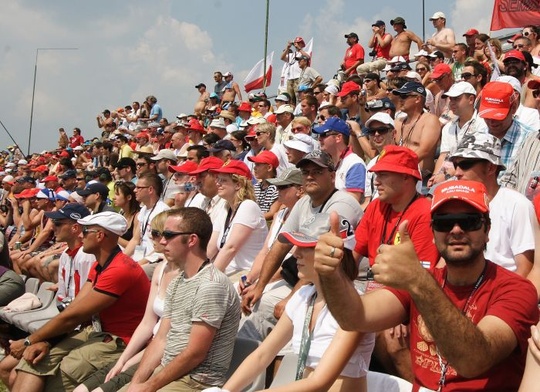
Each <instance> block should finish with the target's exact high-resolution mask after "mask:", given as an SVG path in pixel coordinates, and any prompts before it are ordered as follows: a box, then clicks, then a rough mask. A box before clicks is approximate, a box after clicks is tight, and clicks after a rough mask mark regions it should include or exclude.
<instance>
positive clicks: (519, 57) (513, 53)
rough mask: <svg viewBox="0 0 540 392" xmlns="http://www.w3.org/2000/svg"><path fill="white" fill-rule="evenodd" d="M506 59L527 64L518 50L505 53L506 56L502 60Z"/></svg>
mask: <svg viewBox="0 0 540 392" xmlns="http://www.w3.org/2000/svg"><path fill="white" fill-rule="evenodd" d="M506 59H517V60H519V61H523V62H524V63H526V62H527V60H525V56H524V55H523V53H521V52H520V51H519V50H516V49H512V50H509V51H508V52H506V54H505V55H504V60H506ZM504 60H503V61H504Z"/></svg>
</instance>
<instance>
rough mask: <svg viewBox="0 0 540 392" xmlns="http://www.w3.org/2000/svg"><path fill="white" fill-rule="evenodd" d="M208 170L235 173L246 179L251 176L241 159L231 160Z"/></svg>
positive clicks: (249, 178)
mask: <svg viewBox="0 0 540 392" xmlns="http://www.w3.org/2000/svg"><path fill="white" fill-rule="evenodd" d="M210 171H212V172H214V173H224V174H237V175H239V176H243V177H246V178H247V179H248V180H251V178H252V176H251V171H250V170H249V167H247V165H246V164H245V163H244V162H242V161H236V160H231V161H229V162H227V163H226V164H224V165H223V166H222V167H220V168H219V169H212V170H210Z"/></svg>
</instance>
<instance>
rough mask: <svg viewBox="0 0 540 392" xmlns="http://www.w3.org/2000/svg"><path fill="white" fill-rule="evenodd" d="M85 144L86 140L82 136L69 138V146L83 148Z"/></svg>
mask: <svg viewBox="0 0 540 392" xmlns="http://www.w3.org/2000/svg"><path fill="white" fill-rule="evenodd" d="M83 143H84V138H83V137H82V136H81V135H77V136H75V135H73V136H72V137H70V138H69V146H70V147H71V148H75V147H77V146H82V145H83Z"/></svg>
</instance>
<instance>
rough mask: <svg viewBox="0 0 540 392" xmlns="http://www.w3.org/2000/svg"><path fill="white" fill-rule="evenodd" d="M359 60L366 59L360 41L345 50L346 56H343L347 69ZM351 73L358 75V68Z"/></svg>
mask: <svg viewBox="0 0 540 392" xmlns="http://www.w3.org/2000/svg"><path fill="white" fill-rule="evenodd" d="M358 60H364V48H363V47H362V45H360V44H359V43H356V44H354V45H353V46H350V47H349V48H348V49H347V50H346V51H345V57H344V58H343V62H344V63H345V69H349V68H350V67H352V66H353V64H354V63H356V62H357V61H358ZM350 74H351V75H356V69H354V70H353V71H352V72H351V73H350Z"/></svg>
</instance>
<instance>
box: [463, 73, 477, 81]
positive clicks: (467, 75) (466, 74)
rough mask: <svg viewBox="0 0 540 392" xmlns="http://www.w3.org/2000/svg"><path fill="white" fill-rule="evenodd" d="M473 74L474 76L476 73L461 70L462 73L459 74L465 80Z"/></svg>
mask: <svg viewBox="0 0 540 392" xmlns="http://www.w3.org/2000/svg"><path fill="white" fill-rule="evenodd" d="M473 76H476V75H475V74H472V73H470V72H463V73H462V74H461V79H463V80H467V79H470V78H472V77H473Z"/></svg>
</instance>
